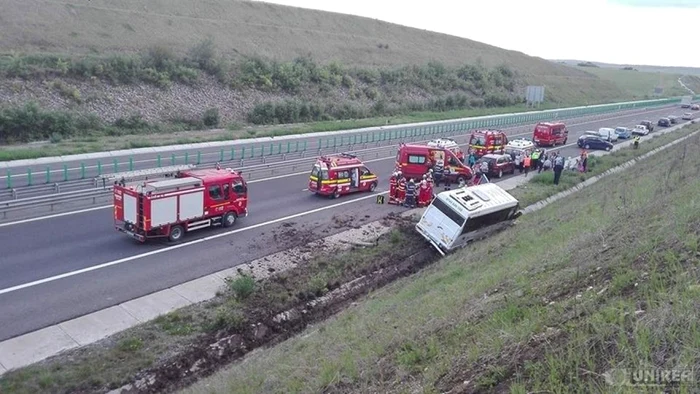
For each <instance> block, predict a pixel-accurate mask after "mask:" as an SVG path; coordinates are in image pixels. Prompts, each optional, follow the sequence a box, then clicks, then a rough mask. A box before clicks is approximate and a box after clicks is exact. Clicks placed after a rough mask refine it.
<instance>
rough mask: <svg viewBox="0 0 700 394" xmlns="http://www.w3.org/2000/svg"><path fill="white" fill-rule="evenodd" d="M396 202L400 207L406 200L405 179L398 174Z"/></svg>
mask: <svg viewBox="0 0 700 394" xmlns="http://www.w3.org/2000/svg"><path fill="white" fill-rule="evenodd" d="M396 200H397V202H398V204H400V205H403V204H404V202H405V200H406V178H404V177H403V175H401V173H399V183H398V185H397V187H396Z"/></svg>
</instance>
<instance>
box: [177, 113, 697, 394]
mask: <svg viewBox="0 0 700 394" xmlns="http://www.w3.org/2000/svg"><path fill="white" fill-rule="evenodd" d="M694 128H695V129H697V126H694ZM684 145H685V148H682V149H681V150H680V151H676V153H678V154H677V155H666V154H660V155H658V156H657V157H654V159H653V160H649V161H648V162H645V163H638V164H637V165H635V166H634V167H632V168H631V169H628V170H626V171H625V172H623V173H620V174H617V175H615V176H612V177H610V178H607V179H605V180H603V181H600V182H598V183H596V184H594V185H593V186H591V187H589V188H587V189H584V190H583V191H580V192H578V193H577V194H575V195H573V196H570V197H568V198H566V199H564V200H560V201H559V202H556V203H554V204H552V205H550V206H549V207H547V208H544V209H543V210H541V211H539V212H537V213H533V214H530V215H525V216H524V217H522V218H521V219H520V220H519V223H518V224H517V225H516V226H515V227H513V228H511V229H509V230H507V231H505V232H503V233H501V234H499V235H497V236H494V237H491V238H489V239H488V240H485V241H482V242H479V243H477V244H474V245H472V246H471V247H469V248H467V249H465V250H463V251H460V252H457V253H456V254H454V255H451V256H449V257H447V258H445V259H443V260H442V261H441V262H440V263H438V264H437V265H436V266H434V267H431V268H429V269H426V270H425V271H424V272H421V273H419V274H417V275H416V276H415V277H412V278H410V279H406V280H401V281H399V282H397V283H395V284H394V285H391V286H389V287H388V288H386V289H383V290H380V291H378V292H377V293H375V294H372V295H371V296H370V297H368V299H366V300H364V301H363V302H359V303H358V304H357V305H356V306H354V307H352V308H350V309H349V310H347V311H345V312H343V313H341V314H340V315H339V316H337V317H336V318H335V319H333V320H332V321H329V322H327V324H321V325H318V326H317V327H315V328H314V329H313V330H310V331H308V332H306V333H304V335H301V336H299V337H296V338H294V339H292V340H289V341H287V342H285V343H283V344H281V345H279V346H277V347H275V348H273V349H269V350H264V351H260V352H257V353H255V354H251V355H250V356H249V357H247V359H246V360H245V362H243V363H239V364H236V365H234V366H232V367H230V368H229V369H228V370H226V371H222V372H221V373H217V374H215V375H214V376H212V377H211V378H207V379H205V380H203V381H201V382H199V383H198V384H196V385H195V386H194V387H192V388H190V389H188V390H185V391H184V392H186V393H192V394H196V393H213V392H222V393H223V392H226V393H248V392H262V391H264V392H345V393H348V392H384V393H390V392H407V391H410V392H436V393H437V392H441V393H444V392H455V393H456V392H459V393H466V392H495V393H528V392H530V393H531V392H572V393H573V392H608V391H609V390H618V391H616V392H630V393H631V392H658V391H659V390H660V389H661V388H660V387H653V386H648V387H627V388H624V387H615V388H613V387H611V386H608V385H607V384H606V380H605V374H606V372H608V371H611V370H613V369H635V368H659V369H666V370H670V369H676V370H677V371H678V372H679V373H680V372H681V370H686V371H687V370H689V369H695V371H697V368H698V367H700V364H699V361H698V360H699V359H698V357H697V349H699V348H700V342H699V341H700V326H699V325H698V317H699V312H700V309H698V307H697V299H698V296H699V295H700V286H698V280H699V277H698V270H697V267H698V262H699V260H698V255H699V253H700V252H699V249H698V245H699V244H698V239H699V237H700V216H698V212H699V208H700V199H698V198H696V197H689V196H697V195H698V193H699V192H700V184H698V183H697V182H692V181H691V180H692V179H693V177H694V174H695V173H696V172H697V169H698V168H700V156H698V155H695V154H692V152H694V151H695V150H697V149H699V148H700V139H698V138H697V137H694V138H693V139H692V140H691V141H690V142H688V143H686V144H684ZM674 149H675V148H674ZM547 176H549V177H550V182H551V174H548V175H541V176H539V177H541V178H546V177H547ZM529 187H536V186H535V185H529ZM541 187H546V186H544V184H542V186H541ZM601 196H602V197H601ZM660 196H662V198H660ZM533 229H537V230H536V231H533ZM696 374H697V372H696ZM610 376H611V377H612V378H613V380H615V379H616V378H619V375H617V374H615V373H612V374H611V375H610ZM696 376H697V375H696ZM692 384H696V383H688V382H686V383H685V388H686V391H687V390H688V389H690V387H691V386H692ZM664 388H667V389H668V388H670V387H669V386H666V387H664ZM619 390H622V391H619Z"/></svg>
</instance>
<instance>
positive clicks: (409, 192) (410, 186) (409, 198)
mask: <svg viewBox="0 0 700 394" xmlns="http://www.w3.org/2000/svg"><path fill="white" fill-rule="evenodd" d="M404 206H405V207H408V208H415V207H416V183H415V182H413V178H411V179H409V180H408V182H407V183H406V202H405V203H404Z"/></svg>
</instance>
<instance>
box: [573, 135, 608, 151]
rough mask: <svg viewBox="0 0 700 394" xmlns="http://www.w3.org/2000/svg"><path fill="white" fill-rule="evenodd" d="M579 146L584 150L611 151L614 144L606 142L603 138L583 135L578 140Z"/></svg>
mask: <svg viewBox="0 0 700 394" xmlns="http://www.w3.org/2000/svg"><path fill="white" fill-rule="evenodd" d="M577 144H578V146H579V148H584V149H604V150H606V151H610V150H612V148H613V144H612V142H609V141H606V140H604V139H602V138H601V137H596V136H593V135H582V136H580V137H579V138H578V141H577Z"/></svg>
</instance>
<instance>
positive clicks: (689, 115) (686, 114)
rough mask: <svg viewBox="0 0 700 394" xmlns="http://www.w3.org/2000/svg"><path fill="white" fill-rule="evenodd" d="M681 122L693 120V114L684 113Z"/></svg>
mask: <svg viewBox="0 0 700 394" xmlns="http://www.w3.org/2000/svg"><path fill="white" fill-rule="evenodd" d="M682 119H683V120H693V113H692V112H686V113H684V114H683V118H682Z"/></svg>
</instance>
